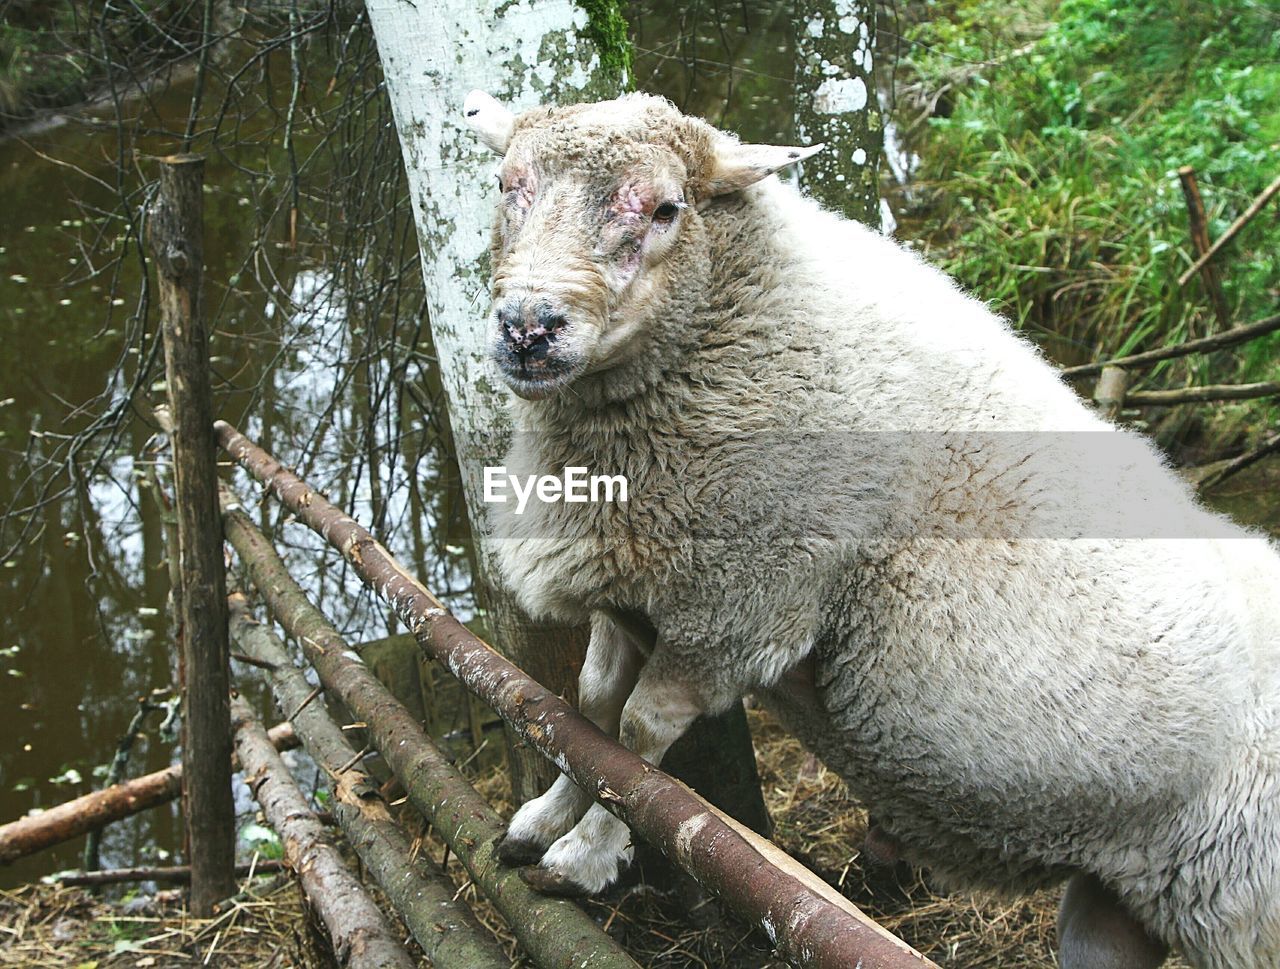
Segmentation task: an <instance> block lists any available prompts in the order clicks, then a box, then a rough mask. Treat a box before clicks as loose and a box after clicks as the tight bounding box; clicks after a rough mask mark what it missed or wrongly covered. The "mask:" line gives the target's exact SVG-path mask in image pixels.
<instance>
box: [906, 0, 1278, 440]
mask: <svg viewBox="0 0 1280 969" xmlns="http://www.w3.org/2000/svg"><path fill="white" fill-rule="evenodd" d="M905 33H906V35H907V37H906V39H907V41H908V46H907V47H906V51H907V53H906V59H905V63H904V65H903V73H904V75H905V77H906V79H907V81H909V82H911V83H912V84H913V85H914V86H915V89H916V90H917V91H918V92H920V93H921V94H922V95H923V96H924V97H926V98H927V97H929V96H931V95H932V94H933V93H936V92H938V91H940V90H944V89H945V90H944V93H943V95H942V97H941V99H940V100H939V104H940V105H941V110H940V111H939V112H938V113H937V114H935V116H934V117H932V118H930V119H929V120H928V121H927V122H925V125H924V128H923V130H918V131H917V132H916V134H915V136H914V137H915V140H916V149H917V151H919V153H920V155H921V156H922V158H923V161H922V168H921V171H920V173H919V177H920V179H921V181H922V183H923V185H924V192H923V195H922V199H923V201H922V202H921V203H920V204H919V205H918V207H917V208H916V210H915V211H914V212H911V213H909V224H908V229H909V230H910V231H911V232H912V234H915V235H917V236H918V237H919V238H921V239H922V240H923V242H924V243H925V245H926V247H927V248H928V249H929V251H930V253H931V256H932V258H933V259H934V260H935V261H938V262H940V263H941V264H943V265H944V266H945V267H946V268H947V269H948V270H949V271H950V272H952V273H953V274H955V275H956V276H957V277H959V279H960V280H961V281H962V282H963V283H964V284H965V285H966V286H967V287H969V288H970V289H971V290H973V291H974V292H977V293H979V294H981V295H982V296H984V297H985V298H987V299H988V300H990V301H991V302H992V303H993V304H994V305H995V306H996V307H997V308H998V309H1000V310H1001V311H1003V312H1004V313H1006V314H1007V315H1008V316H1010V317H1011V318H1012V319H1013V320H1014V321H1016V323H1017V324H1018V325H1020V326H1022V327H1025V328H1027V329H1028V330H1030V331H1035V332H1039V333H1041V334H1047V335H1051V336H1052V338H1051V339H1050V340H1048V341H1047V345H1048V346H1049V347H1050V348H1051V349H1052V350H1053V352H1055V353H1058V354H1060V355H1061V356H1063V357H1065V358H1067V359H1073V360H1081V359H1087V358H1093V357H1095V356H1100V355H1112V354H1117V353H1123V352H1125V351H1127V350H1129V349H1131V348H1135V347H1140V348H1144V349H1145V348H1150V347H1154V346H1159V345H1162V344H1165V343H1168V342H1172V341H1177V340H1181V339H1183V338H1185V337H1186V336H1187V335H1200V334H1203V333H1204V332H1206V331H1207V330H1208V329H1211V328H1213V327H1214V326H1216V324H1215V323H1214V322H1213V320H1212V316H1211V313H1210V309H1209V304H1208V301H1207V300H1206V298H1205V294H1204V291H1203V288H1202V286H1201V283H1200V282H1199V280H1194V281H1192V282H1191V283H1190V284H1188V286H1187V287H1186V288H1185V289H1182V290H1179V289H1178V287H1177V283H1176V278H1177V276H1178V275H1179V274H1180V273H1181V272H1182V271H1183V270H1184V269H1185V268H1186V267H1187V266H1188V265H1189V264H1190V262H1191V261H1192V258H1193V252H1192V249H1191V245H1190V242H1189V236H1188V228H1187V214H1186V208H1185V204H1184V201H1183V197H1182V192H1181V189H1180V187H1179V184H1178V179H1177V175H1176V172H1177V169H1178V167H1179V166H1181V165H1192V166H1194V167H1195V168H1196V170H1197V173H1198V177H1199V182H1200V188H1201V192H1202V194H1203V196H1204V199H1205V205H1206V208H1207V209H1208V213H1209V218H1210V235H1211V236H1212V237H1216V236H1217V235H1219V234H1221V233H1222V232H1223V231H1224V230H1225V229H1226V227H1227V226H1228V225H1229V224H1230V223H1231V222H1232V221H1233V220H1234V218H1235V217H1236V216H1237V215H1239V214H1240V212H1241V211H1243V209H1244V208H1245V207H1246V206H1247V205H1248V203H1249V201H1250V200H1251V199H1252V198H1253V197H1254V196H1255V195H1256V194H1257V193H1258V192H1260V191H1261V190H1262V189H1263V188H1264V187H1265V186H1266V185H1267V184H1268V183H1269V182H1270V181H1271V180H1272V179H1274V178H1275V177H1276V176H1277V175H1278V174H1280V10H1278V9H1277V8H1275V7H1273V6H1271V5H1270V4H1269V3H1268V2H1267V0H1065V2H1062V3H1060V4H1053V3H1041V4H1040V5H1039V6H1034V5H1033V6H1031V7H1029V6H1028V5H1026V4H1015V3H1012V2H1010V0H932V2H928V3H926V4H924V11H923V12H922V13H920V14H919V15H918V19H917V20H916V23H915V24H914V26H912V27H910V28H908V29H907V30H906V31H905ZM948 85H950V87H947V86H948ZM919 100H920V99H919V97H917V98H916V99H915V101H916V103H919ZM910 110H911V109H910V106H909V105H907V104H904V105H903V106H902V107H900V114H902V115H908V114H909V113H910ZM940 115H945V116H940ZM1219 261H1220V264H1221V266H1222V271H1223V278H1224V290H1225V292H1226V297H1227V302H1228V304H1229V306H1230V309H1231V315H1232V318H1233V322H1234V323H1244V322H1249V321H1252V320H1254V319H1257V318H1260V317H1262V316H1264V315H1267V314H1268V313H1271V312H1274V311H1275V308H1276V306H1277V303H1278V302H1280V205H1276V204H1274V203H1273V205H1272V206H1271V207H1270V208H1269V209H1268V210H1266V211H1264V212H1263V213H1262V214H1261V215H1260V216H1259V217H1258V218H1257V219H1256V220H1255V221H1254V222H1253V223H1251V224H1250V226H1249V227H1248V228H1247V229H1246V230H1245V231H1244V233H1242V234H1241V236H1239V237H1238V239H1237V241H1236V242H1235V243H1234V244H1233V245H1232V247H1231V248H1230V249H1229V250H1227V251H1225V252H1224V253H1223V255H1222V257H1221V258H1220V260H1219ZM1277 349H1280V342H1277V341H1271V342H1269V343H1267V344H1265V345H1263V344H1255V345H1254V346H1253V347H1251V348H1249V349H1248V350H1246V351H1244V352H1242V353H1240V354H1238V355H1237V356H1236V358H1234V360H1228V361H1227V362H1225V363H1220V364H1218V365H1217V366H1216V368H1215V369H1214V372H1213V377H1214V378H1215V379H1257V380H1260V379H1275V378H1276V377H1277V376H1280V368H1277V366H1276V363H1275V360H1276V352H1275V351H1276V350H1277ZM1174 369H1175V370H1176V368H1174ZM1204 375H1205V374H1204V373H1202V374H1201V376H1204ZM1162 376H1163V377H1164V378H1165V379H1166V380H1168V379H1183V378H1185V376H1186V371H1185V369H1184V370H1183V371H1182V372H1181V373H1165V374H1163V375H1162ZM1253 413H1254V414H1255V417H1256V416H1257V415H1258V413H1260V412H1259V411H1258V408H1257V407H1256V406H1255V407H1254V408H1253Z"/></svg>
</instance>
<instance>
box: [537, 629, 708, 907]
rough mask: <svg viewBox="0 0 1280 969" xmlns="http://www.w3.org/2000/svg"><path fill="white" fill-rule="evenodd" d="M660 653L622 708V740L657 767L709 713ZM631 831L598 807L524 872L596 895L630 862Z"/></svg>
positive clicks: (560, 889) (557, 888)
mask: <svg viewBox="0 0 1280 969" xmlns="http://www.w3.org/2000/svg"><path fill="white" fill-rule="evenodd" d="M662 659H663V657H662V656H661V654H655V655H654V656H653V657H652V658H651V659H650V660H649V662H648V663H647V664H646V665H645V667H644V669H643V670H642V671H641V673H640V679H639V681H638V682H637V683H636V688H635V690H634V691H633V692H632V694H631V697H630V698H629V699H628V700H627V703H626V706H625V707H624V708H623V710H622V722H621V726H620V730H619V739H620V740H621V741H622V743H623V744H624V745H625V746H626V747H628V748H629V749H631V750H633V751H635V752H636V753H637V754H639V755H640V756H641V757H643V758H644V759H645V760H647V761H649V763H651V764H658V763H660V762H661V760H662V757H663V755H664V754H665V753H666V752H667V748H669V747H670V746H671V745H672V744H673V743H675V741H676V740H677V739H679V737H680V735H681V734H683V733H684V732H685V731H686V730H687V729H688V728H689V725H690V724H691V723H693V721H694V720H695V719H696V718H697V717H698V715H699V714H701V713H703V712H705V711H706V710H707V706H706V704H705V703H704V702H703V698H702V696H701V695H700V693H699V691H698V690H697V688H695V687H694V686H692V685H690V684H689V683H688V682H686V681H682V680H680V679H676V678H674V677H673V676H671V675H668V674H667V672H666V670H665V666H666V664H665V663H663V662H662ZM632 854H633V849H632V846H631V831H630V829H628V828H627V826H626V824H624V823H623V822H622V821H620V820H618V819H617V818H616V817H614V816H613V815H612V814H610V813H609V812H608V811H607V810H606V809H605V808H604V807H603V806H602V805H600V804H593V805H591V809H590V810H589V811H587V813H586V815H584V816H583V818H582V820H581V821H579V822H578V824H577V825H576V826H575V827H574V829H573V830H572V831H570V832H569V833H568V834H566V835H565V836H564V837H562V838H561V839H560V840H559V841H557V842H556V843H555V844H553V845H552V846H551V847H550V849H548V851H547V853H546V854H545V855H543V857H542V862H541V863H540V865H539V866H538V867H537V868H526V869H525V870H524V871H523V872H522V873H521V874H522V876H523V877H524V880H525V881H526V882H528V883H529V884H530V885H532V886H533V887H534V888H536V889H538V890H539V891H541V892H545V893H547V894H555V895H594V894H596V893H597V892H600V891H603V890H604V889H605V888H607V887H608V886H609V885H611V884H612V883H613V882H614V881H615V880H616V879H617V877H618V875H619V874H620V873H621V872H622V870H623V869H624V868H625V867H626V866H627V865H628V864H629V863H630V861H631V857H632Z"/></svg>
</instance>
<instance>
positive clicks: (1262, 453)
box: [1196, 434, 1280, 491]
mask: <svg viewBox="0 0 1280 969" xmlns="http://www.w3.org/2000/svg"><path fill="white" fill-rule="evenodd" d="M1277 451H1280V434H1272V435H1271V436H1270V437H1269V438H1267V439H1266V440H1265V441H1263V442H1262V443H1261V444H1259V445H1258V446H1257V447H1256V448H1254V449H1253V450H1252V451H1246V452H1245V453H1244V454H1242V455H1240V456H1239V457H1238V458H1232V459H1231V460H1230V461H1228V462H1227V463H1226V464H1224V465H1223V466H1222V467H1220V468H1218V469H1217V470H1216V471H1213V472H1210V473H1209V474H1207V475H1205V477H1203V478H1202V479H1201V480H1200V482H1199V483H1198V484H1197V485H1196V487H1197V488H1198V489H1199V490H1200V491H1208V490H1209V489H1210V488H1213V487H1215V486H1216V485H1220V484H1222V482H1224V481H1226V480H1227V479H1228V478H1230V477H1231V476H1232V475H1236V474H1239V473H1240V472H1241V471H1243V470H1244V469H1245V468H1248V467H1251V466H1252V465H1254V464H1257V463H1258V462H1259V461H1261V460H1262V459H1263V458H1265V457H1266V456H1267V455H1269V454H1275V453H1276V452H1277Z"/></svg>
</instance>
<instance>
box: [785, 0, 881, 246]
mask: <svg viewBox="0 0 1280 969" xmlns="http://www.w3.org/2000/svg"><path fill="white" fill-rule="evenodd" d="M795 29H796V35H795V41H796V58H795V63H796V131H797V135H798V140H799V142H800V143H801V144H804V145H813V144H825V145H826V146H827V147H826V150H825V151H822V152H819V153H818V154H817V155H815V156H814V157H813V158H810V159H808V160H806V161H805V163H804V165H803V171H802V174H801V178H800V182H801V184H802V185H803V186H804V188H805V191H806V192H808V194H809V195H811V196H813V197H814V198H815V199H817V200H818V201H819V202H821V203H822V204H823V206H825V207H826V208H828V209H831V210H832V211H833V212H839V213H840V214H841V215H844V216H847V217H848V218H850V219H856V220H857V221H858V222H861V223H863V224H864V225H867V226H870V227H871V228H873V229H879V228H880V184H879V174H880V157H881V155H882V154H883V148H884V119H883V117H882V115H881V113H880V101H879V98H878V96H877V94H876V83H875V57H876V53H877V52H876V5H875V3H874V2H873V0H839V2H837V0H802V2H801V3H799V4H798V7H797V10H796V17H795Z"/></svg>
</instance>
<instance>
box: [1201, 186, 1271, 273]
mask: <svg viewBox="0 0 1280 969" xmlns="http://www.w3.org/2000/svg"><path fill="white" fill-rule="evenodd" d="M1277 192H1280V176H1277V177H1276V180H1275V181H1274V182H1272V183H1271V184H1270V185H1268V186H1267V187H1266V188H1264V189H1263V190H1262V193H1261V194H1260V195H1259V196H1258V197H1257V198H1256V199H1254V200H1253V202H1251V203H1250V205H1249V207H1248V208H1247V209H1245V210H1244V214H1243V215H1241V216H1240V218H1238V219H1236V220H1235V221H1234V222H1232V223H1231V225H1230V226H1228V227H1227V231H1226V232H1224V233H1222V235H1220V236H1219V237H1218V241H1217V242H1215V243H1214V244H1213V245H1212V246H1211V247H1210V248H1209V251H1208V252H1206V253H1205V254H1204V255H1203V256H1201V257H1200V258H1199V259H1197V260H1196V261H1195V262H1193V263H1192V264H1191V268H1190V269H1188V270H1187V271H1186V272H1184V273H1183V274H1182V275H1181V276H1179V277H1178V285H1179V286H1185V285H1187V283H1188V282H1189V281H1190V279H1191V277H1192V276H1194V275H1195V274H1196V273H1198V272H1199V271H1200V270H1201V269H1202V268H1203V267H1205V266H1207V265H1208V264H1209V263H1210V262H1211V261H1212V260H1213V257H1214V256H1216V255H1217V254H1218V253H1219V252H1221V251H1222V249H1223V247H1224V246H1225V245H1226V244H1227V243H1228V242H1230V241H1231V240H1232V239H1234V238H1235V237H1236V233H1238V232H1239V231H1240V230H1241V229H1243V228H1244V227H1245V226H1246V225H1248V224H1249V222H1250V221H1251V220H1252V219H1253V217H1254V216H1255V215H1257V214H1258V213H1259V212H1261V211H1262V207H1263V206H1264V205H1266V204H1267V203H1268V202H1270V201H1271V199H1272V197H1274V196H1275V194H1276V193H1277Z"/></svg>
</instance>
